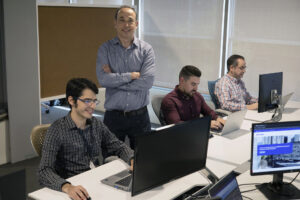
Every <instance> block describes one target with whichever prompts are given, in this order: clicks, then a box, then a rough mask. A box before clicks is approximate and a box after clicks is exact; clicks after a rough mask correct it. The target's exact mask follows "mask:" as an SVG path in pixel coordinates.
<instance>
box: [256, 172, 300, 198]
mask: <svg viewBox="0 0 300 200" xmlns="http://www.w3.org/2000/svg"><path fill="white" fill-rule="evenodd" d="M257 187H258V189H259V190H260V191H261V192H262V193H263V194H264V195H265V196H266V197H267V198H268V199H290V198H291V197H292V198H293V199H294V198H296V199H299V196H300V191H299V190H298V189H297V188H296V187H295V186H294V185H292V184H289V183H286V182H283V173H279V174H274V175H273V181H272V182H270V183H264V184H262V185H259V186H257ZM284 197H286V198H284Z"/></svg>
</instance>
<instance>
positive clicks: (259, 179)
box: [237, 171, 300, 200]
mask: <svg viewBox="0 0 300 200" xmlns="http://www.w3.org/2000/svg"><path fill="white" fill-rule="evenodd" d="M296 175H297V173H286V174H284V178H283V181H285V182H290V181H291V180H292V179H293V178H294V177H295V176H296ZM272 178H273V176H272V175H261V176H251V175H250V171H246V172H245V173H243V174H241V175H239V176H237V181H238V184H239V185H241V184H251V183H253V185H241V186H240V190H241V192H243V191H246V190H251V189H255V188H256V187H255V185H254V184H260V183H268V182H271V181H272ZM293 185H294V186H295V187H297V188H298V189H299V188H300V179H299V178H297V179H296V180H295V181H294V182H293ZM242 194H243V195H244V196H247V197H250V198H251V199H259V200H264V199H268V198H267V197H266V196H265V195H264V194H263V193H262V192H261V191H260V190H254V191H251V192H246V193H242ZM244 199H246V198H244ZM281 199H295V198H290V197H289V198H288V197H284V196H282V198H281ZM277 200H278V199H277Z"/></svg>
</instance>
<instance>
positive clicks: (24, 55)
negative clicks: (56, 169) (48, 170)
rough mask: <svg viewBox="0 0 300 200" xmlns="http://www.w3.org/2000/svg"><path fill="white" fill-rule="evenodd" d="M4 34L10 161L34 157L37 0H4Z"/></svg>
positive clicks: (37, 118) (37, 88)
mask: <svg viewBox="0 0 300 200" xmlns="http://www.w3.org/2000/svg"><path fill="white" fill-rule="evenodd" d="M3 4H4V5H3V7H4V29H5V30H4V37H5V40H4V42H5V60H6V78H7V100H8V115H9V132H10V133H9V134H10V148H11V161H12V162H17V161H21V160H24V159H27V158H31V157H34V156H35V154H34V151H33V149H32V147H31V143H30V139H29V136H30V132H31V129H32V128H33V126H35V125H37V124H39V123H40V106H39V104H40V102H39V96H40V95H39V78H38V77H39V75H38V74H39V71H38V51H37V46H38V43H37V41H38V40H37V23H36V21H37V20H36V1H35V0H26V1H24V0H4V1H3Z"/></svg>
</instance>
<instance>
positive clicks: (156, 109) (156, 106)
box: [151, 94, 166, 125]
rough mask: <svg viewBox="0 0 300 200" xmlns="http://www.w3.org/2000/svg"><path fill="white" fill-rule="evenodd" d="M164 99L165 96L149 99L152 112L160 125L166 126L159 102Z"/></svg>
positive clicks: (155, 96)
mask: <svg viewBox="0 0 300 200" xmlns="http://www.w3.org/2000/svg"><path fill="white" fill-rule="evenodd" d="M164 97H165V94H158V95H153V96H152V97H151V104H152V108H153V111H154V113H155V115H156V117H157V118H158V120H159V122H160V124H161V125H166V122H165V120H164V117H163V114H162V112H161V111H160V106H161V102H162V100H163V98H164Z"/></svg>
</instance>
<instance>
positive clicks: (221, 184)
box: [208, 172, 243, 200]
mask: <svg viewBox="0 0 300 200" xmlns="http://www.w3.org/2000/svg"><path fill="white" fill-rule="evenodd" d="M208 192H209V195H210V196H211V197H220V198H221V199H222V200H242V199H243V198H242V195H241V192H240V189H239V186H238V183H237V181H236V178H235V174H234V173H233V172H231V173H230V174H228V175H227V176H225V177H224V178H222V179H221V180H220V181H218V182H217V183H216V184H215V185H214V186H213V187H212V188H210V189H209V191H208Z"/></svg>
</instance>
